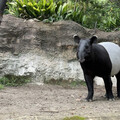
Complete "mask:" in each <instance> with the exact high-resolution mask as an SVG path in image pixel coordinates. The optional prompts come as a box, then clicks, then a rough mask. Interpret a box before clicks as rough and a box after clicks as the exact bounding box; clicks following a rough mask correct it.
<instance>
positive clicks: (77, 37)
mask: <svg viewBox="0 0 120 120" xmlns="http://www.w3.org/2000/svg"><path fill="white" fill-rule="evenodd" d="M73 38H74V41H75V42H76V43H79V42H80V37H79V36H78V35H77V34H75V35H74V36H73Z"/></svg>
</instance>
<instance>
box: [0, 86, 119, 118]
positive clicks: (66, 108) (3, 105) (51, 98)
mask: <svg viewBox="0 0 120 120" xmlns="http://www.w3.org/2000/svg"><path fill="white" fill-rule="evenodd" d="M113 91H114V95H115V96H116V88H113ZM86 95H87V88H86V87H85V86H82V85H81V86H79V87H77V88H63V87H62V86H58V85H46V84H44V85H38V84H27V85H24V86H20V87H6V88H4V89H2V90H0V120H62V119H63V118H65V117H66V116H76V115H77V116H81V117H87V118H97V117H103V118H106V117H107V118H112V117H116V116H117V118H119V119H120V117H119V115H120V100H118V99H117V98H115V101H107V100H106V98H105V97H103V96H104V95H105V89H104V87H101V86H95V95H94V101H93V102H85V101H83V99H84V98H85V97H86ZM91 120H92V119H91Z"/></svg>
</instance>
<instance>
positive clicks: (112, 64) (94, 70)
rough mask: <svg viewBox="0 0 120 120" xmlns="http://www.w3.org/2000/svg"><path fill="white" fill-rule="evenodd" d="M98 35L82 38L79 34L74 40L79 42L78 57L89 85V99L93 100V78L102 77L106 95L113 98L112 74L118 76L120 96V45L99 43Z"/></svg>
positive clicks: (119, 92) (118, 92) (119, 93)
mask: <svg viewBox="0 0 120 120" xmlns="http://www.w3.org/2000/svg"><path fill="white" fill-rule="evenodd" d="M96 39H97V37H96V36H94V37H92V38H91V39H87V40H81V39H80V38H79V37H78V36H75V37H74V40H75V41H76V42H77V43H79V46H78V51H77V58H78V60H79V61H80V64H81V67H82V69H83V73H84V78H85V81H86V84H87V87H88V96H87V98H86V99H87V100H88V101H89V100H92V98H93V94H94V88H93V86H94V85H93V79H94V77H95V76H99V77H102V78H103V80H104V83H105V88H106V97H107V98H108V99H113V98H114V97H113V93H112V81H111V76H114V75H115V76H116V78H117V96H118V97H119V98H120V47H119V46H118V45H116V44H114V43H112V42H102V43H100V44H97V43H96V42H95V41H96Z"/></svg>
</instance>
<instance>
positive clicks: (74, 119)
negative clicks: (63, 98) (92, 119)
mask: <svg viewBox="0 0 120 120" xmlns="http://www.w3.org/2000/svg"><path fill="white" fill-rule="evenodd" d="M85 119H86V118H84V117H80V116H73V117H66V118H64V119H63V120H85Z"/></svg>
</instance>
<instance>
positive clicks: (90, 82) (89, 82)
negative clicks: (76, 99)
mask: <svg viewBox="0 0 120 120" xmlns="http://www.w3.org/2000/svg"><path fill="white" fill-rule="evenodd" d="M94 77H95V76H91V75H87V74H84V78H85V81H86V84H87V88H88V96H87V98H86V100H87V101H88V102H89V101H92V100H93V95H94V83H93V79H94Z"/></svg>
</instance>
